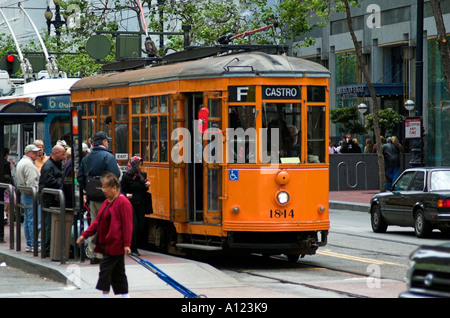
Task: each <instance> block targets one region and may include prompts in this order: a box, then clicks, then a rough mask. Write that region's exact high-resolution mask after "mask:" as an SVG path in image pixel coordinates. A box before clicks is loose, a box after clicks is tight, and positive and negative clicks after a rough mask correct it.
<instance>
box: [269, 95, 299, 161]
mask: <svg viewBox="0 0 450 318" xmlns="http://www.w3.org/2000/svg"><path fill="white" fill-rule="evenodd" d="M262 121H263V122H262V127H263V128H268V132H267V145H268V148H267V150H268V151H271V149H272V148H273V147H272V146H271V140H272V138H271V131H272V129H278V137H279V144H278V147H279V158H280V160H281V162H282V163H300V160H301V158H300V157H301V135H302V134H301V126H300V125H301V104H300V103H263V110H262Z"/></svg>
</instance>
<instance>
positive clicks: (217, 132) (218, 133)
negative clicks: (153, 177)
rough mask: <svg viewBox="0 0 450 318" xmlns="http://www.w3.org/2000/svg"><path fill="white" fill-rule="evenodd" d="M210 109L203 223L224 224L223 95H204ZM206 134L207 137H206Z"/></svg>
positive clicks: (205, 158) (215, 93)
mask: <svg viewBox="0 0 450 318" xmlns="http://www.w3.org/2000/svg"><path fill="white" fill-rule="evenodd" d="M204 105H206V107H207V108H208V111H209V116H208V130H207V131H206V132H205V133H204V134H203V160H202V164H203V198H204V199H203V222H204V223H207V224H221V223H222V212H221V211H222V201H221V200H220V197H221V196H222V165H221V163H223V160H224V159H223V154H222V152H223V142H224V136H223V134H222V93H220V92H208V93H205V95H204ZM205 134H206V135H205Z"/></svg>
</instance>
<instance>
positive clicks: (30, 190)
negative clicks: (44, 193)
mask: <svg viewBox="0 0 450 318" xmlns="http://www.w3.org/2000/svg"><path fill="white" fill-rule="evenodd" d="M16 191H17V204H16V237H17V240H16V251H18V252H20V250H21V237H22V236H21V233H20V208H32V209H33V256H38V238H39V228H38V222H37V220H38V209H37V189H36V187H26V186H18V187H17V188H16ZM21 193H26V194H31V195H32V198H33V205H32V206H29V205H24V204H22V202H21V195H20V194H21ZM10 201H11V200H10Z"/></svg>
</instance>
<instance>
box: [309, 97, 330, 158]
mask: <svg viewBox="0 0 450 318" xmlns="http://www.w3.org/2000/svg"><path fill="white" fill-rule="evenodd" d="M307 110H308V116H307V117H308V137H307V138H308V140H307V145H308V163H324V162H325V148H326V147H325V106H308V109H307Z"/></svg>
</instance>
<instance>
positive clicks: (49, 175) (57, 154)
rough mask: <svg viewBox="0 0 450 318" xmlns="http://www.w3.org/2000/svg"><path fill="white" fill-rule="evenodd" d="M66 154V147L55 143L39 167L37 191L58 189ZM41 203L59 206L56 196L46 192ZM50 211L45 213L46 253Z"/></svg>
mask: <svg viewBox="0 0 450 318" xmlns="http://www.w3.org/2000/svg"><path fill="white" fill-rule="evenodd" d="M65 155H66V149H65V148H64V147H63V146H59V145H56V146H54V147H53V149H52V154H51V156H50V158H49V159H48V160H47V161H46V162H45V163H44V165H43V166H42V168H41V176H40V178H39V193H41V192H42V189H44V188H50V189H59V188H60V187H61V183H62V161H63V159H64V157H65ZM41 204H42V205H43V206H44V207H45V208H48V207H51V206H59V202H58V201H57V200H56V196H55V195H52V194H46V195H45V196H44V202H41ZM51 220H52V216H51V213H46V215H45V249H46V252H47V254H49V253H50V238H51V226H52V222H51Z"/></svg>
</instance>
